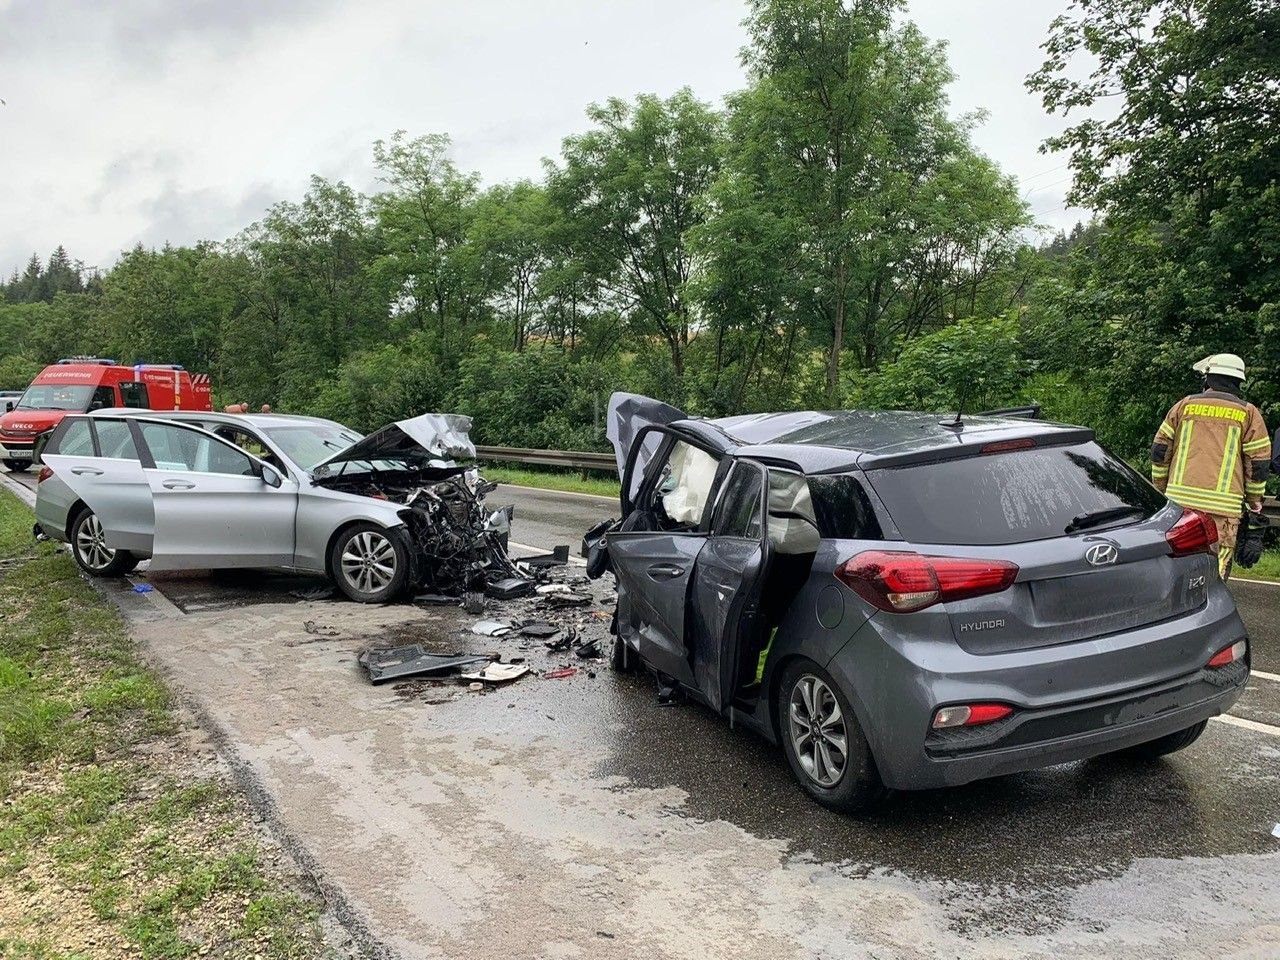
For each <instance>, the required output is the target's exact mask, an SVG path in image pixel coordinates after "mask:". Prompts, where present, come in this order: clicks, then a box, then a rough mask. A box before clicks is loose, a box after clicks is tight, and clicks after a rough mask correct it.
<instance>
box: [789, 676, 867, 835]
mask: <svg viewBox="0 0 1280 960" xmlns="http://www.w3.org/2000/svg"><path fill="white" fill-rule="evenodd" d="M777 710H778V732H779V734H780V739H781V740H782V748H783V751H784V752H785V753H786V755H787V763H789V764H790V765H791V772H792V773H793V774H794V775H795V778H796V779H797V780H799V781H800V785H801V786H802V787H804V789H805V792H806V793H808V794H809V796H811V797H813V798H814V799H815V800H817V801H818V802H819V803H820V804H822V805H823V806H824V807H830V808H831V809H832V810H838V811H840V812H841V813H854V812H858V811H863V810H867V809H869V808H871V807H873V806H875V805H876V804H878V803H880V802H881V801H882V800H883V799H884V798H885V796H886V795H887V793H888V791H886V790H885V787H884V783H883V782H882V781H881V779H880V772H879V771H878V770H877V769H876V762H875V758H874V757H872V755H871V747H870V745H869V744H868V743H867V738H866V736H865V735H864V734H863V732H862V728H861V727H860V726H859V725H858V721H857V718H855V717H854V714H853V709H852V708H851V707H850V705H849V698H848V697H847V696H845V693H844V691H843V690H841V689H840V686H839V684H837V683H836V682H835V680H834V679H832V677H831V675H830V674H829V673H827V672H826V671H825V670H823V669H822V668H821V667H819V666H818V665H817V664H816V663H813V662H812V661H810V660H793V661H791V662H790V663H789V664H788V665H787V668H786V670H785V671H783V674H782V683H781V684H780V685H779V688H778V701H777Z"/></svg>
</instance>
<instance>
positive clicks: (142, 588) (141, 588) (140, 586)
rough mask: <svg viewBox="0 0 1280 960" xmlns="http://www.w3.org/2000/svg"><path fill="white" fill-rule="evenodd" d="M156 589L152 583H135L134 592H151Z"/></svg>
mask: <svg viewBox="0 0 1280 960" xmlns="http://www.w3.org/2000/svg"><path fill="white" fill-rule="evenodd" d="M154 589H155V587H153V586H152V585H151V584H149V583H135V584H134V585H133V592H134V593H150V592H151V591H152V590H154Z"/></svg>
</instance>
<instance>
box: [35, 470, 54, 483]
mask: <svg viewBox="0 0 1280 960" xmlns="http://www.w3.org/2000/svg"><path fill="white" fill-rule="evenodd" d="M52 476H53V471H52V470H50V469H49V468H48V467H41V468H40V472H39V473H38V474H36V483H44V482H45V481H46V480H48V479H49V478H50V477H52Z"/></svg>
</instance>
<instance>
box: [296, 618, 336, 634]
mask: <svg viewBox="0 0 1280 960" xmlns="http://www.w3.org/2000/svg"><path fill="white" fill-rule="evenodd" d="M302 629H303V630H305V631H307V633H309V634H311V635H312V636H313V637H340V636H342V631H341V630H339V629H337V628H336V627H323V626H320V625H319V624H317V623H316V622H315V621H314V620H303V621H302Z"/></svg>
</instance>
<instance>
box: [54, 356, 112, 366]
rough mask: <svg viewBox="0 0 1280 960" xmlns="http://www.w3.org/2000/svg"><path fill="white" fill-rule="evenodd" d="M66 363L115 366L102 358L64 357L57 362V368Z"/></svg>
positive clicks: (110, 361)
mask: <svg viewBox="0 0 1280 960" xmlns="http://www.w3.org/2000/svg"><path fill="white" fill-rule="evenodd" d="M68 363H96V364H98V365H99V366H103V367H114V366H115V365H116V362H115V361H114V360H106V359H103V358H102V357H64V358H63V359H61V360H59V361H58V365H59V366H62V365H64V364H68Z"/></svg>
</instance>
